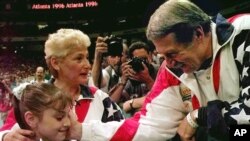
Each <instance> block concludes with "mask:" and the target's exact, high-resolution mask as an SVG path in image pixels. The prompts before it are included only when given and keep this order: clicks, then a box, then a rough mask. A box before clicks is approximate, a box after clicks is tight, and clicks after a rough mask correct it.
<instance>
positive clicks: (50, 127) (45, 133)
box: [33, 107, 70, 141]
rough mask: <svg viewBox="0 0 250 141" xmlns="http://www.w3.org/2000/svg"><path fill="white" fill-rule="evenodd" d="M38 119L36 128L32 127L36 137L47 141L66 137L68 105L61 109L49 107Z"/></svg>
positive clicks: (57, 140)
mask: <svg viewBox="0 0 250 141" xmlns="http://www.w3.org/2000/svg"><path fill="white" fill-rule="evenodd" d="M37 118H39V117H37ZM39 119H40V120H37V121H38V122H37V123H36V126H35V127H36V128H35V129H33V130H34V131H35V132H36V135H37V137H38V138H42V139H43V140H48V141H63V140H65V139H66V136H67V133H68V130H69V127H70V119H69V107H68V108H65V109H64V110H62V111H58V110H55V109H52V108H49V109H47V110H45V111H44V112H43V116H42V118H39Z"/></svg>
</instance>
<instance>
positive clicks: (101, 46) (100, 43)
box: [92, 37, 108, 88]
mask: <svg viewBox="0 0 250 141" xmlns="http://www.w3.org/2000/svg"><path fill="white" fill-rule="evenodd" d="M105 40H106V37H105V38H104V37H97V40H96V48H95V56H94V62H93V65H92V78H93V82H94V85H95V86H97V87H98V88H102V87H103V86H105V85H106V82H105V81H104V79H103V78H102V71H101V70H102V60H103V58H102V54H103V53H105V52H107V51H108V46H107V44H106V43H105Z"/></svg>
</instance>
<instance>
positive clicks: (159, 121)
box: [81, 86, 186, 141]
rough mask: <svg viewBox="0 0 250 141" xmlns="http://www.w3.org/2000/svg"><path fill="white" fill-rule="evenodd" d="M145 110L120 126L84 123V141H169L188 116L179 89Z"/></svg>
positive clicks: (167, 91)
mask: <svg viewBox="0 0 250 141" xmlns="http://www.w3.org/2000/svg"><path fill="white" fill-rule="evenodd" d="M152 95H153V94H152ZM150 96H151V95H149V96H148V99H150ZM148 99H147V100H148ZM144 108H145V109H142V110H141V111H140V112H138V113H136V115H135V116H133V117H132V118H129V119H126V120H123V121H121V122H115V121H113V122H107V123H102V122H101V121H91V122H88V123H83V124H82V139H81V141H92V140H95V141H109V140H111V139H112V140H120V141H125V140H133V141H152V140H157V141H166V140H169V139H171V138H173V137H174V136H175V134H176V131H177V128H178V125H179V123H180V122H181V120H182V119H183V118H184V117H185V115H186V113H185V110H184V109H185V108H184V105H183V102H182V98H181V96H180V95H179V88H178V86H176V87H175V88H174V87H172V88H169V89H165V90H163V91H162V92H161V93H160V94H159V95H158V96H156V97H155V98H154V99H152V100H149V101H146V103H145V105H144ZM144 110H145V111H144ZM138 114H139V116H138ZM114 137H115V138H114ZM128 138H129V139H128Z"/></svg>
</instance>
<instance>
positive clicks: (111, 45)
mask: <svg viewBox="0 0 250 141" xmlns="http://www.w3.org/2000/svg"><path fill="white" fill-rule="evenodd" d="M105 43H107V45H108V52H107V53H105V54H104V55H105V56H109V55H110V56H121V55H122V51H123V46H122V38H120V37H116V36H114V35H111V36H109V37H108V38H107V39H106V40H105Z"/></svg>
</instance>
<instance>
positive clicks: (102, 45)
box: [92, 35, 128, 92]
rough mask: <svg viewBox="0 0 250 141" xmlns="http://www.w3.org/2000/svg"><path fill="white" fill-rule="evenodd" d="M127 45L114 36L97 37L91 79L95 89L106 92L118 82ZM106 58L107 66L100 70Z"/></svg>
mask: <svg viewBox="0 0 250 141" xmlns="http://www.w3.org/2000/svg"><path fill="white" fill-rule="evenodd" d="M127 48H128V47H127V45H126V44H125V43H123V41H122V39H121V38H118V37H115V36H112V35H111V36H109V37H98V38H97V40H96V48H95V56H94V63H93V66H92V79H93V83H94V85H95V86H96V87H98V88H100V89H101V90H103V91H104V92H108V91H109V90H110V89H111V88H112V87H113V86H114V85H115V84H117V83H118V82H119V79H120V76H121V69H120V68H121V64H122V62H121V61H122V60H126V59H122V58H124V57H126V54H127V53H126V51H127ZM104 57H107V61H108V66H107V67H106V68H105V69H102V65H101V64H102V61H103V58H104Z"/></svg>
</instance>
